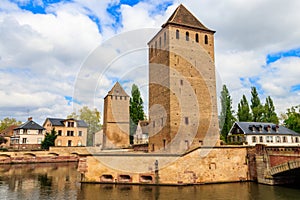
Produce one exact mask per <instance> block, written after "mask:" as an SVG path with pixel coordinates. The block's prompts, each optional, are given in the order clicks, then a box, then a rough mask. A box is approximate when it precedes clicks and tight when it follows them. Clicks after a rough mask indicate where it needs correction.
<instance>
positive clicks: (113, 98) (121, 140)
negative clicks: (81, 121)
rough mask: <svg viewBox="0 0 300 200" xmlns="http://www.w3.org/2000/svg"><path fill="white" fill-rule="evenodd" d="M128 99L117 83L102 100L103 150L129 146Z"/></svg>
mask: <svg viewBox="0 0 300 200" xmlns="http://www.w3.org/2000/svg"><path fill="white" fill-rule="evenodd" d="M129 100H130V97H129V96H128V95H127V93H126V92H125V91H124V89H123V88H122V86H121V85H120V84H119V83H118V82H117V83H116V84H115V85H114V87H113V88H112V89H111V90H110V91H109V92H108V94H107V95H106V97H105V98H104V116H103V133H104V134H103V148H104V149H113V148H123V147H128V146H129V144H130V143H129V118H130V116H129Z"/></svg>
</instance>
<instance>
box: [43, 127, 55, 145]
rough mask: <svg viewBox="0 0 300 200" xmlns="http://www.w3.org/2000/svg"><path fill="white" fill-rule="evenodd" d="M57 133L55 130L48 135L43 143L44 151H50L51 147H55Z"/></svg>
mask: <svg viewBox="0 0 300 200" xmlns="http://www.w3.org/2000/svg"><path fill="white" fill-rule="evenodd" d="M56 138H57V133H56V131H55V129H54V128H53V129H52V131H51V133H46V135H45V138H44V140H43V141H42V149H49V147H53V146H55V140H56Z"/></svg>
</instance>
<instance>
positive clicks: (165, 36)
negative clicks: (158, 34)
mask: <svg viewBox="0 0 300 200" xmlns="http://www.w3.org/2000/svg"><path fill="white" fill-rule="evenodd" d="M166 43H167V33H166V32H164V45H166Z"/></svg>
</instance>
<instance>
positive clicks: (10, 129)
mask: <svg viewBox="0 0 300 200" xmlns="http://www.w3.org/2000/svg"><path fill="white" fill-rule="evenodd" d="M15 128H18V126H17V125H11V126H9V127H7V128H6V129H4V130H3V131H1V132H0V136H2V137H3V138H4V139H5V140H6V142H5V143H2V144H1V145H0V146H1V147H3V148H9V147H10V139H11V136H13V135H14V129H15Z"/></svg>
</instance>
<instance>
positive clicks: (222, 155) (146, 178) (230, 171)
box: [79, 147, 249, 185]
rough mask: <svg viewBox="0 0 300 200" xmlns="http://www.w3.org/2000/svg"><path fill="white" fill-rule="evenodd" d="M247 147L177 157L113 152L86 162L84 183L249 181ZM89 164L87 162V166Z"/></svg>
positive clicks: (216, 148) (82, 170) (226, 148)
mask: <svg viewBox="0 0 300 200" xmlns="http://www.w3.org/2000/svg"><path fill="white" fill-rule="evenodd" d="M246 156H247V148H245V147H214V148H199V149H197V150H194V151H192V152H190V153H188V154H186V155H184V156H179V155H175V154H147V153H113V154H109V153H106V154H96V155H94V156H87V157H86V158H83V159H82V163H81V164H80V166H82V169H80V168H79V171H80V172H81V173H82V174H83V177H84V178H83V181H84V182H99V183H101V182H111V183H139V184H173V185H177V184H183V185H186V184H204V183H217V182H235V181H247V180H249V176H248V165H247V161H246ZM84 162H85V163H84Z"/></svg>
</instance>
